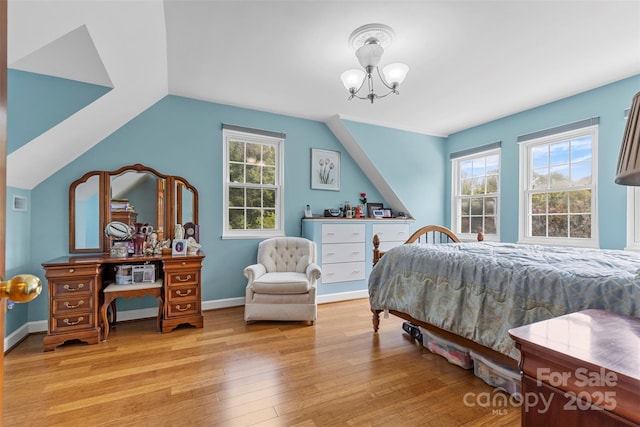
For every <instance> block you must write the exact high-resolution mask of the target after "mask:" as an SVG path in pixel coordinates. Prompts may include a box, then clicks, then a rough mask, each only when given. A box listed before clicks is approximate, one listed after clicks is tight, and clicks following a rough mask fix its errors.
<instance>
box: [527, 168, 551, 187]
mask: <svg viewBox="0 0 640 427" xmlns="http://www.w3.org/2000/svg"><path fill="white" fill-rule="evenodd" d="M530 183H531V184H530V185H529V189H530V190H544V189H545V188H549V175H548V169H547V168H544V169H534V170H533V172H532V173H531V178H530Z"/></svg>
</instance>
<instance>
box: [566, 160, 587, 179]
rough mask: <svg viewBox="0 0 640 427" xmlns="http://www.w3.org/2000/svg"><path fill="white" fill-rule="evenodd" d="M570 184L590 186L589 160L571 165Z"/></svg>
mask: <svg viewBox="0 0 640 427" xmlns="http://www.w3.org/2000/svg"><path fill="white" fill-rule="evenodd" d="M571 184H572V185H589V184H591V160H589V161H586V162H578V163H572V164H571Z"/></svg>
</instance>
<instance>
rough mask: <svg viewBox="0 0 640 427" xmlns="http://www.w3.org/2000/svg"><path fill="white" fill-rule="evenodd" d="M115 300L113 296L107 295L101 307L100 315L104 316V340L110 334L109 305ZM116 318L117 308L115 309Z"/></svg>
mask: <svg viewBox="0 0 640 427" xmlns="http://www.w3.org/2000/svg"><path fill="white" fill-rule="evenodd" d="M113 301H114V300H113V299H112V298H111V296H108V295H105V296H104V302H103V303H102V307H100V317H102V341H103V342H104V341H106V340H107V337H108V336H109V319H108V318H107V310H108V309H109V306H110V305H111V303H112V302H113ZM114 320H115V310H114Z"/></svg>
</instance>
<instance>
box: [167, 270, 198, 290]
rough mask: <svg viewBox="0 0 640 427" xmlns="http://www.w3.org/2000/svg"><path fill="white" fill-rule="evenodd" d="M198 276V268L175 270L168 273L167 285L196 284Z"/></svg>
mask: <svg viewBox="0 0 640 427" xmlns="http://www.w3.org/2000/svg"><path fill="white" fill-rule="evenodd" d="M199 276H200V271H199V270H192V271H176V272H175V273H169V280H168V283H167V286H169V287H171V286H183V285H198V284H199V283H200V277H199Z"/></svg>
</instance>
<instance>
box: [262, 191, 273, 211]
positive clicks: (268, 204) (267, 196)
mask: <svg viewBox="0 0 640 427" xmlns="http://www.w3.org/2000/svg"><path fill="white" fill-rule="evenodd" d="M262 206H263V207H265V208H274V209H275V207H276V190H263V191H262Z"/></svg>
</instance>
